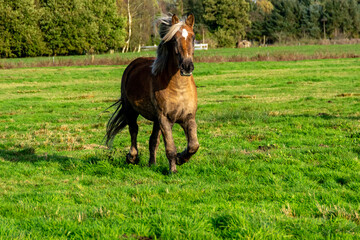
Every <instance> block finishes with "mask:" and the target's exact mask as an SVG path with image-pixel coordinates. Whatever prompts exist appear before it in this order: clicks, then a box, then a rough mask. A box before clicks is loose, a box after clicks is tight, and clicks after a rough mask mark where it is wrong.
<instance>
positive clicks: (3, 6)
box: [0, 0, 48, 57]
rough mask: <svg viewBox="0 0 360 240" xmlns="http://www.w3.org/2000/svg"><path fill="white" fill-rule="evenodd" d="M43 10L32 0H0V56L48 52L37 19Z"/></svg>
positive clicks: (33, 54)
mask: <svg viewBox="0 0 360 240" xmlns="http://www.w3.org/2000/svg"><path fill="white" fill-rule="evenodd" d="M42 17H43V11H42V10H41V9H39V8H38V7H37V6H36V5H35V4H34V0H24V1H10V0H0V57H27V56H31V57H34V56H38V55H43V54H46V53H48V49H47V47H46V44H45V42H44V39H43V33H42V32H41V30H40V28H39V25H38V24H37V23H38V22H39V20H40V19H41V18H42Z"/></svg>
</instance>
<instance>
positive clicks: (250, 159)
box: [0, 58, 360, 239]
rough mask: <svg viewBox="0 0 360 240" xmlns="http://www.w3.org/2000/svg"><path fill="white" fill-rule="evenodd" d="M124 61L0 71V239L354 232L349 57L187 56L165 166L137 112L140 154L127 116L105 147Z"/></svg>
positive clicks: (354, 67) (353, 67) (358, 136)
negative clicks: (174, 154)
mask: <svg viewBox="0 0 360 240" xmlns="http://www.w3.org/2000/svg"><path fill="white" fill-rule="evenodd" d="M124 69H125V66H123V65H122V66H80V67H79V66H78V67H76V66H74V67H50V68H19V69H7V70H1V71H0V90H1V94H0V103H1V104H0V223H1V224H0V239H10V238H17V239H29V238H32V239H42V238H51V239H54V238H56V239H58V238H59V239H67V238H70V239H88V238H97V239H104V238H108V239H119V238H120V239H222V238H231V239H235V238H243V239H294V238H298V239H304V238H308V239H315V238H316V239H333V238H337V239H340V238H341V239H356V238H360V192H359V189H360V162H359V156H360V81H359V77H360V60H359V59H357V58H354V59H332V60H306V61H292V62H237V63H231V62H229V63H197V64H196V65H195V71H194V77H195V81H196V84H197V86H198V95H199V102H198V104H199V107H198V112H197V123H198V137H199V142H200V149H199V151H198V153H197V154H196V155H194V157H193V158H192V159H191V160H190V162H189V163H186V164H184V165H182V166H179V167H178V171H179V172H178V173H177V174H172V175H169V174H168V162H167V158H166V156H165V152H164V146H163V141H161V143H160V146H159V150H158V155H157V165H156V166H153V167H151V168H149V167H147V161H148V154H149V153H148V139H149V136H150V133H151V129H152V125H151V123H150V122H148V121H146V120H145V119H143V118H140V119H139V127H140V131H139V138H138V140H139V150H140V158H141V160H140V164H139V165H135V166H134V165H127V164H126V163H125V155H126V153H127V152H128V148H129V146H130V137H129V134H128V131H127V128H126V129H125V130H124V131H123V132H122V133H121V134H119V135H118V136H117V138H116V139H115V141H114V147H113V149H111V150H108V149H106V148H105V147H104V146H103V137H104V134H105V125H106V122H107V120H108V118H109V115H110V112H103V111H104V110H105V109H106V108H107V107H108V106H110V105H111V104H112V103H113V102H114V101H115V100H116V99H117V98H118V97H119V94H120V79H121V75H122V73H123V71H124ZM112 110H113V109H111V110H110V111H111V112H112ZM173 134H174V138H175V142H176V144H177V147H178V151H181V150H182V149H183V148H184V147H185V143H186V140H185V138H184V135H183V131H182V129H181V128H180V127H179V126H175V127H174V131H173Z"/></svg>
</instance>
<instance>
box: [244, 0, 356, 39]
mask: <svg viewBox="0 0 360 240" xmlns="http://www.w3.org/2000/svg"><path fill="white" fill-rule="evenodd" d="M272 4H273V7H274V8H273V9H272V11H270V12H265V11H264V10H263V9H262V8H261V7H259V6H258V2H256V3H255V2H253V1H250V5H251V10H250V19H251V21H252V27H251V29H250V31H248V35H247V36H248V37H249V38H250V39H254V40H258V41H260V40H261V38H262V36H266V37H267V38H268V40H269V41H270V42H275V41H277V42H280V43H281V42H287V41H291V40H294V39H298V38H305V39H306V38H316V39H319V38H323V37H324V34H323V31H324V26H325V34H326V35H325V38H328V37H330V38H357V37H358V36H359V34H360V3H358V1H356V0H341V1H333V0H320V1H313V0H308V1H296V0H273V1H272ZM324 23H325V24H324Z"/></svg>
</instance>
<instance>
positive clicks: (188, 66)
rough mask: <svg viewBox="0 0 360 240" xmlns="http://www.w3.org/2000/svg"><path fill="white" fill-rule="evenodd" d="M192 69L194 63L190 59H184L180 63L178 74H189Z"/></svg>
mask: <svg viewBox="0 0 360 240" xmlns="http://www.w3.org/2000/svg"><path fill="white" fill-rule="evenodd" d="M193 71H194V63H193V62H192V60H191V59H184V61H183V62H182V63H181V64H180V74H181V76H191V75H192V72H193Z"/></svg>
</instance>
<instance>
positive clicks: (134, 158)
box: [126, 153, 140, 164]
mask: <svg viewBox="0 0 360 240" xmlns="http://www.w3.org/2000/svg"><path fill="white" fill-rule="evenodd" d="M139 161H140V158H139V156H138V155H136V156H131V155H130V153H128V154H127V155H126V162H127V163H129V164H138V163H139Z"/></svg>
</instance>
